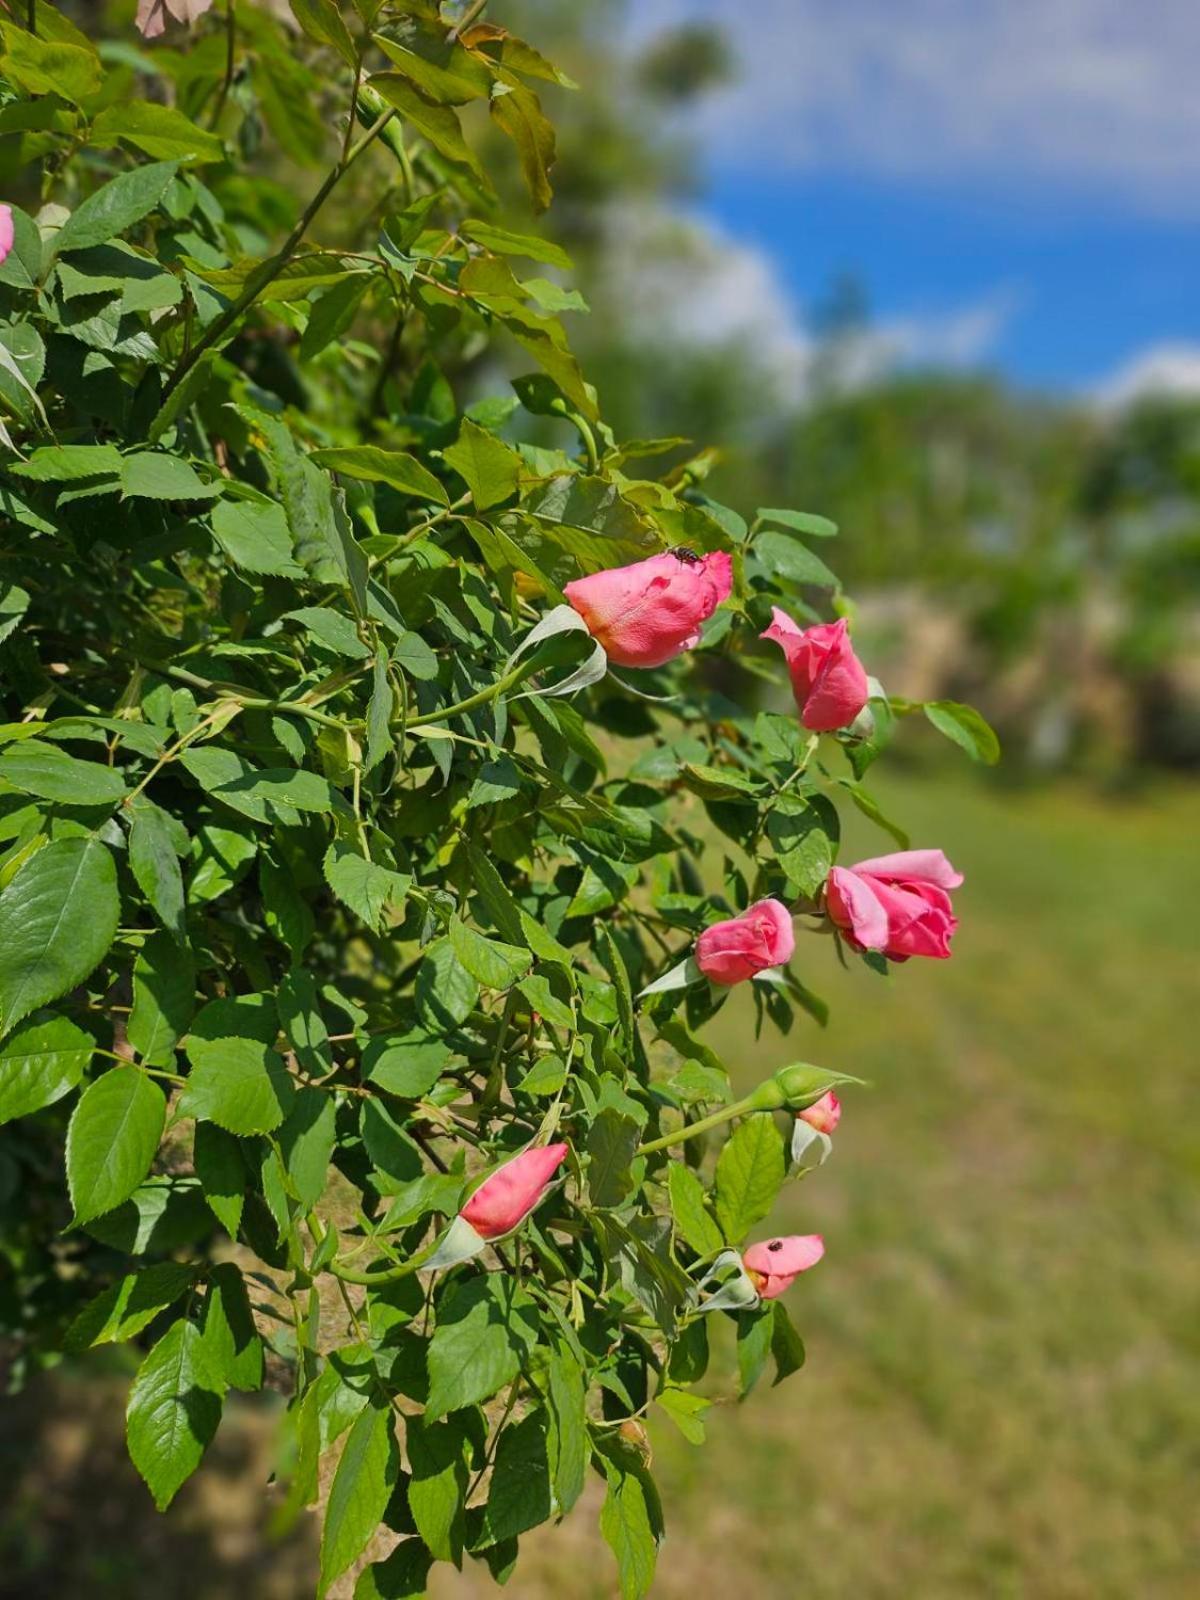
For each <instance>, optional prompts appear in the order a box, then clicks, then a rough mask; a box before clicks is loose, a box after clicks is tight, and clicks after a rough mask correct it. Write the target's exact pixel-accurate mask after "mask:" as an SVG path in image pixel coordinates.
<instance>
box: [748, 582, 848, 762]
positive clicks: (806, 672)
mask: <svg viewBox="0 0 1200 1600" xmlns="http://www.w3.org/2000/svg"><path fill="white" fill-rule="evenodd" d="M771 618H772V620H771V626H770V627H769V628H767V629H766V630H765V632H764V633H763V634H762V635H761V637H762V638H764V639H773V640H774V642H775V643H776V644H777V645H778V646H779V648H780V649H781V650H782V651H783V653H784V655H785V656H786V658H787V665H788V671H789V672H790V673H791V675H792V693H793V694H794V695H795V696H796V704H797V705H798V706H799V707H800V721H801V722H802V723H803V724H804V726H805V727H806V728H811V729H812V731H813V732H814V733H830V732H832V731H833V729H834V728H846V727H849V725H850V723H852V722H853V721H854V719H855V717H856V716H857V715H858V713H859V712H860V711H861V710H862V708H863V707H864V706H865V705H866V703H867V701H868V700H869V699H870V697H871V692H870V690H869V689H868V687H867V675H866V673H865V672H864V671H863V666H862V662H861V661H860V660H859V659H858V657H857V656H856V655H855V654H854V647H853V645H852V644H851V643H850V628H849V624H848V623H847V622H846V619H845V618H844V617H843V618H842V619H841V620H840V621H838V622H821V623H818V624H817V626H816V627H815V628H798V627H797V626H796V624H795V623H794V622H793V621H792V619H791V617H789V616H788V614H787V612H786V611H781V610H780V609H779V607H778V606H772V607H771Z"/></svg>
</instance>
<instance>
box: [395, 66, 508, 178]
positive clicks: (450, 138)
mask: <svg viewBox="0 0 1200 1600" xmlns="http://www.w3.org/2000/svg"><path fill="white" fill-rule="evenodd" d="M368 82H369V84H370V87H371V88H372V89H373V90H374V91H375V93H376V94H380V95H382V96H383V98H384V99H385V100H386V101H387V103H388V105H390V106H395V108H396V110H397V111H399V113H400V115H401V116H402V117H403V118H404V120H405V122H407V123H410V124H411V125H412V126H413V127H414V128H415V129H416V131H417V132H418V133H419V134H420V135H421V137H422V138H423V139H428V141H429V143H430V144H431V145H432V146H433V148H434V149H435V150H436V151H437V153H438V154H439V155H440V156H444V157H445V159H446V160H447V161H449V162H452V163H453V164H454V165H455V166H459V167H465V168H466V169H467V171H468V172H470V174H471V175H472V177H473V178H474V179H475V181H476V182H477V183H478V184H479V185H480V187H481V188H482V189H483V191H484V193H485V194H489V195H490V194H491V193H492V185H491V182H490V180H489V178H488V175H487V173H486V172H485V171H484V170H483V168H482V167H481V166H480V164H479V159H478V157H477V156H476V154H475V152H474V151H473V150H472V149H471V147H470V145H469V144H468V143H467V141H466V140H465V139H464V138H463V133H462V126H461V124H460V123H459V120H458V118H457V116H456V115H455V114H454V112H453V111H451V109H450V107H449V106H443V105H437V104H436V103H435V102H433V101H431V100H427V99H426V98H425V96H424V95H422V94H421V93H420V92H419V91H418V90H417V89H416V88H414V86H413V85H412V84H411V83H410V82H409V81H408V79H407V78H406V77H404V76H403V75H402V74H401V73H399V72H376V73H373V74H372V75H371V77H370V78H369V79H368Z"/></svg>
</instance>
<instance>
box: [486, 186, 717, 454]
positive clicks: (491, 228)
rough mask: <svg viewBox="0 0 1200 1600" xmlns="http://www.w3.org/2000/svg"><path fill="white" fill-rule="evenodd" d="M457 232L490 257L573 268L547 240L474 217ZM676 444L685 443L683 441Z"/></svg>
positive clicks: (562, 251) (557, 247)
mask: <svg viewBox="0 0 1200 1600" xmlns="http://www.w3.org/2000/svg"><path fill="white" fill-rule="evenodd" d="M458 231H459V233H460V234H462V235H463V236H464V238H467V239H473V240H474V241H475V243H476V244H481V245H482V246H483V247H484V249H485V250H490V251H491V252H492V253H493V254H494V255H500V256H524V257H525V259H526V260H527V261H542V262H544V263H545V264H546V265H547V266H548V267H558V268H559V270H560V271H562V272H570V271H571V270H572V268H573V262H572V261H571V258H570V256H569V255H568V254H567V252H566V251H565V250H563V249H562V248H561V247H560V246H559V245H556V244H553V243H551V241H550V240H549V239H539V238H537V236H536V235H534V234H531V233H513V232H512V231H511V229H509V228H498V227H497V226H496V224H495V223H493V222H480V221H479V220H478V219H477V218H475V217H468V218H467V220H466V221H465V222H462V223H460V224H459V228H458ZM672 442H674V441H672ZM678 442H679V443H686V440H680V441H678Z"/></svg>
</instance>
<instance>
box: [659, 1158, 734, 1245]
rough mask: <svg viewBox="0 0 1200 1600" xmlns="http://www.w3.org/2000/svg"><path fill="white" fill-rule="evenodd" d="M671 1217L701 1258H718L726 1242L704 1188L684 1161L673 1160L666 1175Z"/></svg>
mask: <svg viewBox="0 0 1200 1600" xmlns="http://www.w3.org/2000/svg"><path fill="white" fill-rule="evenodd" d="M667 1189H668V1191H669V1193H670V1197H671V1215H672V1216H673V1217H674V1218H675V1226H676V1228H678V1230H679V1232H680V1233H681V1234H682V1235H683V1238H684V1240H685V1241H686V1242H687V1243H688V1244H689V1245H690V1246H691V1247H692V1249H693V1250H694V1251H695V1252H696V1254H697V1255H699V1256H712V1255H716V1253H717V1251H718V1250H720V1249H722V1248H723V1246H724V1244H725V1240H724V1237H723V1236H722V1233H721V1230H720V1228H718V1227H717V1224H716V1222H715V1221H714V1220H713V1216H712V1213H711V1212H710V1211H709V1209H708V1196H707V1195H706V1194H705V1192H704V1185H703V1184H702V1183H701V1182H700V1179H699V1178H698V1177H697V1176H696V1174H695V1173H694V1172H693V1171H692V1169H691V1167H689V1166H686V1165H685V1164H684V1163H683V1162H682V1161H673V1162H672V1163H671V1166H670V1169H669V1171H668V1173H667Z"/></svg>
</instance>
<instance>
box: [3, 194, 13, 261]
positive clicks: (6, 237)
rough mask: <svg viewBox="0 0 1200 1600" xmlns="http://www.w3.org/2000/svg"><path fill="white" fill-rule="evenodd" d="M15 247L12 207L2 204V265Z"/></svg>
mask: <svg viewBox="0 0 1200 1600" xmlns="http://www.w3.org/2000/svg"><path fill="white" fill-rule="evenodd" d="M12 247H13V219H12V207H11V206H0V267H2V266H3V265H4V263H5V262H6V261H7V260H8V258H9V256H10V255H11V254H12Z"/></svg>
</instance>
